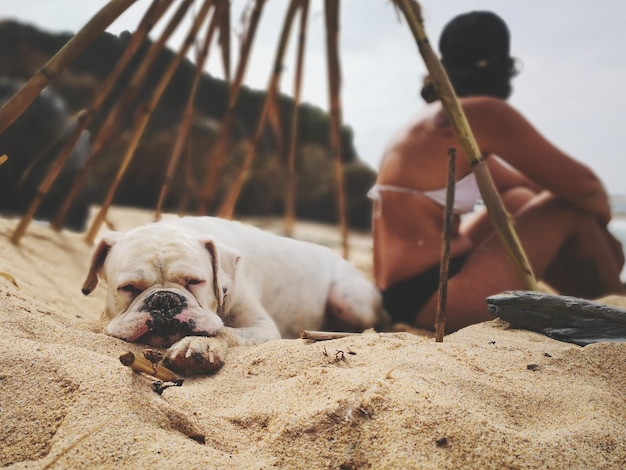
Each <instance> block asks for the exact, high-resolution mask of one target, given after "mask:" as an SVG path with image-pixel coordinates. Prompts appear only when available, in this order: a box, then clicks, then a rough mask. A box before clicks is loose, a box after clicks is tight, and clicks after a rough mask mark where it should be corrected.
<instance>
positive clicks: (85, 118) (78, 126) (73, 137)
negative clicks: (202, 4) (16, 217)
mask: <svg viewBox="0 0 626 470" xmlns="http://www.w3.org/2000/svg"><path fill="white" fill-rule="evenodd" d="M172 1H173V0H153V2H152V4H151V5H150V7H149V8H148V10H147V11H146V13H145V14H144V16H143V18H142V19H141V21H140V23H139V25H138V26H137V30H136V31H135V32H134V33H133V35H132V37H131V39H130V41H129V43H128V46H127V47H126V50H125V51H124V53H123V54H122V57H120V59H119V61H118V62H117V63H116V64H115V67H114V68H113V71H112V72H111V73H110V74H109V75H108V76H107V78H106V80H105V81H104V83H103V84H102V86H101V88H100V89H99V90H98V92H97V93H96V95H95V97H94V99H93V101H92V103H91V104H90V106H89V108H87V109H85V110H83V111H82V112H81V113H80V114H79V116H78V118H76V119H75V120H74V123H73V124H74V125H75V127H74V130H73V131H72V133H71V134H70V136H69V138H68V139H67V141H66V142H65V144H64V145H63V148H62V149H61V150H60V151H59V154H58V155H57V156H56V158H55V160H54V162H53V163H52V165H51V167H50V170H49V171H48V173H47V174H46V176H45V178H44V180H43V181H42V182H41V183H40V185H39V187H38V189H37V194H35V197H34V198H33V200H32V202H31V204H30V206H29V208H28V210H27V211H26V213H25V214H24V216H22V219H21V220H20V223H19V225H18V226H17V227H16V229H15V231H14V232H13V234H12V236H11V242H13V243H14V244H18V243H19V241H20V239H21V238H22V236H23V235H24V233H25V232H26V230H27V228H28V226H29V224H30V222H31V221H32V219H33V217H34V216H35V212H37V209H38V208H39V206H40V204H41V202H42V201H43V199H44V198H45V197H46V195H47V194H48V191H49V190H50V188H51V187H52V185H53V184H54V182H55V181H56V179H57V177H58V176H59V174H60V173H61V170H62V169H63V167H64V166H65V164H66V163H67V161H68V160H69V158H70V156H71V155H72V151H73V150H74V147H75V146H76V143H77V142H78V139H80V136H81V135H82V133H83V131H84V130H85V129H87V127H89V125H90V124H91V122H92V121H93V118H94V116H95V115H96V113H97V112H98V111H99V110H100V108H101V107H102V106H103V104H104V103H105V101H106V100H107V98H108V97H109V95H110V94H111V92H112V91H113V88H114V86H115V84H116V83H117V81H118V79H119V77H120V75H121V74H122V72H123V70H124V69H125V68H126V65H127V64H128V62H129V61H130V60H131V59H132V57H134V56H135V54H136V53H137V51H138V50H139V47H140V46H141V43H142V42H143V41H144V39H145V38H146V36H147V35H148V33H149V32H150V30H151V29H152V27H153V26H154V25H155V24H156V22H157V21H158V20H159V18H161V16H162V15H163V13H165V11H166V10H167V9H168V8H169V6H170V5H171V3H172ZM61 222H62V221H61ZM53 227H54V228H57V229H60V228H61V227H60V225H59V226H57V225H55V224H53Z"/></svg>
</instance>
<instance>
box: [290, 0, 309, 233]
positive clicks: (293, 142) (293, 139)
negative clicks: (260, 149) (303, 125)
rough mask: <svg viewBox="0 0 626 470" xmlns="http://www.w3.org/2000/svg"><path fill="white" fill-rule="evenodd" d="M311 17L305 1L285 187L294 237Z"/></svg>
mask: <svg viewBox="0 0 626 470" xmlns="http://www.w3.org/2000/svg"><path fill="white" fill-rule="evenodd" d="M308 16H309V0H303V1H302V6H301V9H300V31H299V34H298V52H297V54H298V57H297V59H296V75H295V77H294V83H293V112H292V115H291V136H290V140H289V153H288V156H287V159H288V160H287V178H286V185H285V228H284V230H285V235H287V236H289V237H292V236H293V232H294V225H295V219H296V172H295V160H296V149H297V147H298V145H297V144H298V123H299V112H298V109H299V107H300V95H301V89H302V69H303V68H304V50H305V46H306V33H307V21H308Z"/></svg>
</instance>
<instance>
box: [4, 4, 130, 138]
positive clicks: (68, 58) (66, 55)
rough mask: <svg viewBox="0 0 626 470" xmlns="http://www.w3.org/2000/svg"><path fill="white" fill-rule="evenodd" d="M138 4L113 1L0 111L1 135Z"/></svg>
mask: <svg viewBox="0 0 626 470" xmlns="http://www.w3.org/2000/svg"><path fill="white" fill-rule="evenodd" d="M135 1H136V0H110V1H109V2H108V3H107V4H106V5H105V6H104V7H102V9H100V11H98V13H96V14H95V15H94V17H93V18H91V20H89V21H88V22H87V24H86V25H85V26H83V27H82V28H81V30H80V31H78V32H77V33H76V34H75V35H74V36H73V37H72V38H71V39H70V40H69V41H68V42H67V44H65V46H63V47H62V48H61V50H60V51H59V52H57V53H56V54H55V55H54V56H53V57H52V59H50V60H49V61H48V62H47V63H46V65H44V66H43V67H42V68H41V69H40V70H39V71H38V72H37V73H36V74H35V75H33V76H32V77H31V78H30V80H28V82H26V83H25V84H24V86H22V88H21V89H20V90H19V91H18V92H17V93H15V95H13V96H12V97H11V99H10V100H9V101H7V102H6V103H5V104H4V106H2V108H1V109H0V134H2V133H3V132H4V131H5V130H6V129H7V127H9V126H10V125H11V124H12V123H13V121H15V120H16V119H17V118H18V117H19V116H20V115H21V114H22V113H23V112H24V111H25V110H26V108H28V106H29V105H30V104H31V103H32V102H33V101H34V100H35V98H37V96H39V93H41V90H43V89H44V88H45V86H46V85H47V84H48V83H49V82H50V80H52V79H53V78H54V77H56V76H57V75H58V74H59V73H61V72H62V71H63V70H64V69H65V67H67V66H68V65H69V64H71V63H72V62H73V61H74V60H75V59H76V58H77V57H78V56H79V55H80V54H82V52H83V51H84V50H85V49H86V48H87V47H88V46H89V45H90V44H91V43H92V42H93V40H94V39H95V38H96V37H98V36H99V35H100V34H101V33H102V32H103V31H104V30H105V29H106V28H107V27H108V26H109V25H110V24H111V23H113V21H115V20H116V19H117V17H118V16H120V15H121V14H122V13H123V12H124V11H126V9H127V8H128V7H130V6H131V5H132V4H133V3H135Z"/></svg>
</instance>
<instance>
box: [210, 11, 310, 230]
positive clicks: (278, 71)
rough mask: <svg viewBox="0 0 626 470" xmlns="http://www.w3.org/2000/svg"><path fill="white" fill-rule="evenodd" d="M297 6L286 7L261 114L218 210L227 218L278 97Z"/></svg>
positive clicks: (245, 177) (220, 214)
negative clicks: (235, 175)
mask: <svg viewBox="0 0 626 470" xmlns="http://www.w3.org/2000/svg"><path fill="white" fill-rule="evenodd" d="M299 8H300V0H292V1H291V2H290V3H289V7H288V8H287V13H286V14H285V19H284V22H283V29H282V32H281V35H280V40H279V42H278V47H277V49H276V55H275V57H274V65H273V68H272V74H271V76H270V80H269V84H268V86H267V91H266V96H265V103H264V104H263V110H262V111H261V116H260V118H259V121H258V123H257V127H256V132H255V134H254V138H253V140H252V144H251V145H250V146H249V147H248V152H247V153H246V156H245V158H244V161H243V164H242V166H241V168H240V170H239V173H238V174H237V177H236V178H235V181H234V182H233V184H232V185H231V187H230V191H229V192H228V194H227V195H226V198H225V199H224V201H223V203H222V205H221V207H220V209H219V211H218V215H219V216H220V217H224V218H227V219H230V218H232V216H233V212H234V210H235V204H236V203H237V199H238V198H239V194H240V193H241V190H242V188H243V185H244V183H245V182H246V180H247V179H248V175H249V174H250V167H251V165H252V161H253V160H254V156H255V155H256V151H257V149H258V146H259V142H260V140H261V136H262V135H263V130H264V129H265V122H266V120H267V118H268V116H269V115H270V112H271V109H272V107H273V106H276V99H277V97H278V84H279V83H280V78H281V77H282V73H283V58H284V56H285V51H286V49H287V42H288V41H289V35H290V33H291V26H292V24H293V19H294V17H295V15H296V12H297V11H298V9H299Z"/></svg>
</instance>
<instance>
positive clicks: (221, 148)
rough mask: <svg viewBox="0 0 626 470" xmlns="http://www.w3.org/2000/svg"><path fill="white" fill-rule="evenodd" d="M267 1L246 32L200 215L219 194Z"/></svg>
mask: <svg viewBox="0 0 626 470" xmlns="http://www.w3.org/2000/svg"><path fill="white" fill-rule="evenodd" d="M265 1H266V0H256V3H255V5H254V10H253V11H252V15H251V17H250V22H249V25H248V28H247V30H246V35H245V38H244V41H243V43H242V45H241V50H240V52H239V62H238V64H237V70H236V72H235V79H234V80H233V83H232V84H231V86H230V89H229V101H228V109H227V110H226V114H225V116H224V118H223V119H222V123H221V126H220V130H219V134H218V136H217V140H216V141H215V144H213V146H212V148H211V151H210V153H209V166H210V168H209V174H208V177H207V178H206V181H205V182H204V185H203V186H202V188H201V190H200V196H199V198H198V207H197V210H196V213H197V214H198V215H205V214H207V213H208V212H209V209H210V208H211V205H212V203H213V200H214V198H215V194H216V192H217V182H218V181H219V177H220V175H221V173H222V166H223V163H224V157H225V155H226V154H227V153H228V148H229V143H230V131H231V128H232V126H233V122H234V119H235V104H236V103H237V97H238V95H239V89H240V88H241V84H242V83H243V77H244V75H245V71H246V67H247V65H248V58H249V57H250V49H251V48H252V43H253V42H254V37H255V35H256V30H257V26H258V24H259V20H260V18H261V13H262V12H263V7H264V5H265Z"/></svg>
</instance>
